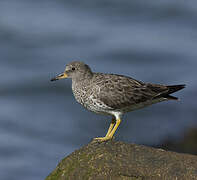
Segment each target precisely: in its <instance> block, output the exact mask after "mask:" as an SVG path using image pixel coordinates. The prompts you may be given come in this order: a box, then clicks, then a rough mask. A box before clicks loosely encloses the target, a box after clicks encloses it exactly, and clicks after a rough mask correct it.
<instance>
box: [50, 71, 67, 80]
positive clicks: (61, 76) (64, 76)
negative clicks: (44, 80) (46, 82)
mask: <svg viewBox="0 0 197 180" xmlns="http://www.w3.org/2000/svg"><path fill="white" fill-rule="evenodd" d="M67 77H68V75H67V74H66V73H65V72H64V73H61V74H59V75H57V76H56V77H54V78H52V79H51V81H57V80H59V79H64V78H67Z"/></svg>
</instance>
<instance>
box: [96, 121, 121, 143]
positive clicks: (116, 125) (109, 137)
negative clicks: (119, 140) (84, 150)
mask: <svg viewBox="0 0 197 180" xmlns="http://www.w3.org/2000/svg"><path fill="white" fill-rule="evenodd" d="M120 122H121V119H117V120H116V124H115V126H114V127H113V126H112V123H113V122H112V123H111V124H110V127H109V129H108V132H107V134H106V136H105V137H98V138H94V139H95V140H99V141H107V140H109V139H112V137H113V135H114V133H115V132H116V129H117V128H118V126H119V125H120ZM112 127H113V129H112ZM110 128H111V129H112V130H111V129H110ZM109 131H110V132H109Z"/></svg>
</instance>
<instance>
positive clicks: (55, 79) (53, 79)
mask: <svg viewBox="0 0 197 180" xmlns="http://www.w3.org/2000/svg"><path fill="white" fill-rule="evenodd" d="M57 80H58V79H57V78H52V79H51V80H50V81H57Z"/></svg>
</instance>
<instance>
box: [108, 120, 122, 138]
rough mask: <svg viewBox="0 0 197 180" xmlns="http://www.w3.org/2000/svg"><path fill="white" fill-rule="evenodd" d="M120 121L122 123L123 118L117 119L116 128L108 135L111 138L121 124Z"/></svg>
mask: <svg viewBox="0 0 197 180" xmlns="http://www.w3.org/2000/svg"><path fill="white" fill-rule="evenodd" d="M120 123H121V119H120V118H118V119H116V124H115V126H114V128H113V129H112V131H111V132H110V133H109V135H108V136H107V137H108V138H109V139H111V138H112V137H113V135H114V133H115V132H116V129H117V128H118V126H119V125H120Z"/></svg>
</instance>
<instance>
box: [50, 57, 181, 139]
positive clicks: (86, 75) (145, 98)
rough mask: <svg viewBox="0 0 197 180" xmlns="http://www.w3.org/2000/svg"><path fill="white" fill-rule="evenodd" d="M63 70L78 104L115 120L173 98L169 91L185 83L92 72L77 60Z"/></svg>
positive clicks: (174, 90) (177, 88)
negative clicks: (174, 83)
mask: <svg viewBox="0 0 197 180" xmlns="http://www.w3.org/2000/svg"><path fill="white" fill-rule="evenodd" d="M64 73H65V74H66V77H69V78H71V79H72V91H73V94H74V96H75V99H76V100H77V101H78V102H79V103H80V104H82V105H83V106H84V107H85V108H87V109H88V110H90V111H93V112H95V113H99V114H106V115H112V116H113V119H116V120H117V119H120V117H121V115H122V114H124V113H126V112H129V111H132V110H136V109H139V108H143V107H146V106H148V105H151V104H154V103H157V102H161V101H166V100H170V99H174V100H176V99H177V98H176V97H173V96H171V95H169V94H171V93H173V92H176V91H178V90H180V89H182V88H184V85H175V86H165V85H158V84H150V83H143V82H141V81H138V80H135V79H133V78H131V77H127V76H123V75H117V74H104V73H94V72H92V71H91V69H90V67H89V66H88V65H86V64H84V63H83V62H78V61H74V62H71V63H69V64H68V65H67V66H66V69H65V72H64ZM59 77H60V76H59ZM57 79H58V78H55V79H52V80H57ZM113 119H112V120H113ZM113 124H114V123H113ZM108 134H109V133H108ZM112 136H113V135H112ZM108 139H110V138H108ZM106 140H107V139H106Z"/></svg>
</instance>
